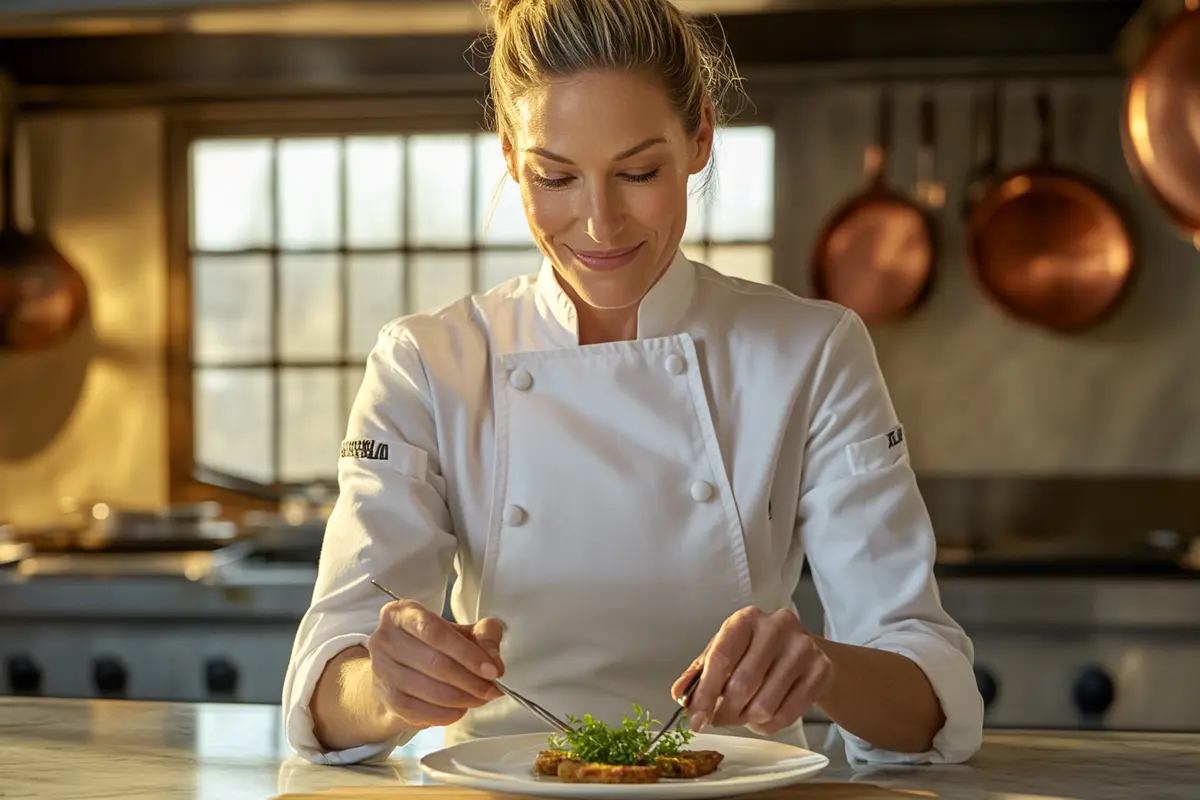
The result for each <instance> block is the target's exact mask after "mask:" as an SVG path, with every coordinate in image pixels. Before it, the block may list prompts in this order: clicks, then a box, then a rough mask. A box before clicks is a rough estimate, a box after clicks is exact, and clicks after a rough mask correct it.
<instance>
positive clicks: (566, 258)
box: [502, 72, 713, 309]
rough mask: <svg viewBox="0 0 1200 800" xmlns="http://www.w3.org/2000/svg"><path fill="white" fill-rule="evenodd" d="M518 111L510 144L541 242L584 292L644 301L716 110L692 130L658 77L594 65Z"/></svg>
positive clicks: (612, 304)
mask: <svg viewBox="0 0 1200 800" xmlns="http://www.w3.org/2000/svg"><path fill="white" fill-rule="evenodd" d="M516 111H517V114H516V119H515V123H516V124H515V126H514V127H515V130H514V132H513V133H514V138H515V140H514V141H507V140H506V141H504V142H502V145H503V147H504V152H505V158H506V159H507V162H508V169H509V173H510V174H511V176H512V177H513V179H514V180H516V181H517V182H518V183H519V184H520V186H521V200H522V203H523V204H524V207H525V214H526V217H527V218H528V220H529V226H530V229H531V230H532V231H533V236H534V238H535V239H536V241H537V243H538V246H539V247H540V248H541V250H542V251H543V252H544V253H545V254H546V255H547V256H549V258H550V260H551V262H552V263H553V264H554V267H555V269H556V271H557V273H558V275H559V278H560V280H562V281H563V282H565V283H566V285H567V286H568V287H569V289H570V290H573V292H572V293H573V294H574V295H575V296H576V297H577V298H578V299H580V300H582V301H583V302H585V303H587V304H588V305H590V306H592V307H593V308H600V309H622V308H628V307H631V306H635V305H636V304H637V303H639V302H640V301H641V299H642V297H643V296H644V295H645V294H646V292H647V291H648V290H649V289H650V287H651V286H652V285H653V284H654V282H655V281H656V280H658V277H659V276H660V275H661V274H662V272H663V270H664V269H666V267H667V265H668V264H669V263H670V261H671V259H672V258H673V257H674V255H675V251H676V249H677V248H678V246H679V241H680V240H681V239H682V238H683V230H684V226H685V225H686V222H687V188H688V185H687V184H688V176H690V175H693V174H696V173H698V172H700V171H701V170H702V169H704V165H705V164H707V163H708V157H709V153H710V151H711V149H712V136H713V125H712V112H711V109H710V108H708V107H706V108H705V112H704V115H703V118H702V121H701V124H700V128H699V130H698V131H696V132H695V133H694V134H692V135H688V133H687V132H686V131H685V130H684V128H683V123H682V122H681V120H680V118H679V115H678V114H677V113H676V112H675V110H674V109H673V108H672V107H671V104H670V102H669V101H668V99H667V95H666V93H665V92H664V91H663V90H662V89H661V88H659V87H658V86H657V85H656V84H655V83H654V82H652V81H650V80H648V79H645V78H643V77H640V76H638V75H635V74H631V73H624V72H589V73H585V74H583V75H579V76H575V77H572V78H570V79H563V80H559V81H555V82H553V83H551V84H548V85H546V86H543V87H541V88H538V89H536V90H534V91H531V92H529V93H527V94H526V95H524V96H522V97H521V98H520V99H519V100H518V101H517V105H516Z"/></svg>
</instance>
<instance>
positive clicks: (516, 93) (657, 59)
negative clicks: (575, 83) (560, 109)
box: [488, 0, 740, 141]
mask: <svg viewBox="0 0 1200 800" xmlns="http://www.w3.org/2000/svg"><path fill="white" fill-rule="evenodd" d="M488 5H489V7H490V12H491V17H492V33H491V36H490V44H491V45H492V47H491V56H490V59H489V61H490V67H489V73H490V75H489V81H490V88H491V111H492V116H493V118H494V119H493V124H494V125H495V129H496V131H497V132H498V133H499V134H500V135H501V136H502V137H505V138H508V139H509V140H510V141H513V140H514V139H515V137H514V136H513V134H514V129H515V125H516V120H515V111H514V105H515V103H514V101H515V100H516V99H517V98H519V97H520V96H521V95H522V94H523V93H524V92H526V91H528V90H529V89H531V88H533V87H535V86H539V85H542V84H544V83H545V82H547V81H551V80H554V79H556V78H565V77H569V76H572V75H576V74H579V73H581V72H585V71H589V70H625V71H630V72H638V73H642V74H645V75H648V76H650V77H651V78H653V79H655V80H657V81H658V82H659V83H660V84H661V86H662V88H663V90H664V91H665V92H666V94H667V96H668V97H669V98H670V102H671V105H672V106H673V107H674V108H675V110H676V112H677V113H678V114H679V118H680V120H681V121H682V123H683V127H684V130H686V131H687V132H688V134H689V135H691V134H694V133H695V132H696V130H697V129H698V128H699V126H700V122H701V117H702V114H703V109H704V103H705V101H708V102H709V103H711V104H712V109H713V116H714V122H715V123H716V124H717V125H720V124H721V123H723V122H724V121H725V120H726V119H727V118H728V116H729V115H730V114H731V112H733V109H730V108H729V107H728V105H729V102H730V100H731V99H732V98H734V97H738V96H740V92H739V89H740V78H739V77H738V75H737V69H736V66H735V64H734V61H733V58H732V56H731V55H730V53H729V52H728V49H727V47H726V46H725V43H724V39H723V37H722V38H721V40H720V41H718V39H717V38H716V37H715V36H712V35H710V34H709V32H708V31H706V30H705V29H704V28H703V27H702V26H701V25H700V24H699V23H698V22H696V21H695V20H692V19H689V18H688V17H687V16H685V15H684V14H683V12H682V11H680V10H679V9H678V8H677V7H676V6H675V4H674V3H673V2H672V1H671V0H490V1H489V3H488Z"/></svg>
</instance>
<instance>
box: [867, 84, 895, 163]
mask: <svg viewBox="0 0 1200 800" xmlns="http://www.w3.org/2000/svg"><path fill="white" fill-rule="evenodd" d="M877 124H878V130H877V131H876V134H875V143H874V144H873V145H871V146H870V147H868V148H867V152H866V155H865V157H864V159H863V171H864V172H865V173H866V175H867V179H868V180H869V181H870V182H871V183H874V184H876V185H880V184H882V183H883V182H884V172H885V171H886V170H887V159H888V150H889V149H890V148H891V146H892V92H891V89H890V87H887V86H885V87H883V88H882V89H881V90H880V92H879V110H878V119H877Z"/></svg>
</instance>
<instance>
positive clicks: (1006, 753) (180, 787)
mask: <svg viewBox="0 0 1200 800" xmlns="http://www.w3.org/2000/svg"><path fill="white" fill-rule="evenodd" d="M825 733H826V729H825V726H820V725H815V726H813V729H812V731H811V734H810V743H811V746H812V748H813V749H814V750H819V751H821V752H824V753H825V754H826V755H828V756H829V757H830V758H831V760H832V763H831V765H830V766H829V768H828V769H826V770H825V771H824V772H822V773H821V774H820V775H819V776H818V777H817V780H819V781H856V782H863V783H868V784H875V785H878V786H883V787H887V788H892V789H908V790H920V791H925V792H928V793H932V795H933V796H934V797H937V798H942V799H943V800H1034V798H1035V797H1052V798H1070V799H1071V800H1117V799H1118V798H1119V799H1120V800H1134V799H1136V800H1194V798H1196V797H1197V791H1198V790H1197V787H1200V735H1183V734H1180V735H1166V734H1162V735H1159V734H1117V733H1079V732H1044V731H1042V732H1018V731H1011V732H1010V731H995V732H992V733H990V734H989V735H988V736H987V739H986V741H985V744H984V747H983V749H982V750H981V751H980V753H979V754H978V755H977V756H976V757H975V759H973V760H972V762H971V763H969V764H966V765H962V766H943V767H859V768H852V767H850V766H849V765H848V764H847V763H846V760H845V757H844V756H843V755H842V752H841V746H840V743H838V744H836V745H832V746H826V740H825ZM440 744H441V734H440V732H439V731H437V730H431V731H426V732H424V733H423V734H421V735H420V736H418V737H417V738H416V739H415V740H414V741H413V742H411V743H410V744H408V745H406V746H405V747H403V748H400V749H398V750H397V751H396V752H395V753H394V754H393V756H392V759H391V760H390V761H388V762H386V763H385V764H382V765H377V766H370V767H319V766H315V765H312V764H309V763H307V762H305V761H303V760H301V759H298V758H296V757H295V756H293V755H292V754H291V752H290V751H289V750H288V748H287V746H286V744H285V743H284V740H283V726H282V721H281V718H280V714H279V709H278V708H277V707H272V706H250V705H217V704H173V703H135V702H121V701H100V700H47V699H28V698H0V797H3V798H5V800H34V799H35V798H36V799H37V800H41V799H42V798H54V800H101V799H103V798H108V799H110V800H116V799H117V798H121V800H133V799H134V798H137V800H142V798H146V799H147V800H149V798H154V799H155V800H185V799H187V800H266V798H270V797H273V796H275V795H277V794H283V793H291V792H308V791H316V790H321V789H327V788H335V787H343V786H345V787H349V786H386V785H389V784H395V783H397V782H400V783H424V782H425V779H424V776H423V775H422V774H421V771H420V768H419V767H418V764H417V762H418V760H419V759H420V757H421V756H422V755H424V754H425V753H428V752H430V751H432V750H435V749H437V748H438V747H439V746H440Z"/></svg>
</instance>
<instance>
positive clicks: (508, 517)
mask: <svg viewBox="0 0 1200 800" xmlns="http://www.w3.org/2000/svg"><path fill="white" fill-rule="evenodd" d="M524 522H525V509H523V508H521V507H520V506H507V507H505V509H504V524H505V525H510V526H512V527H516V526H518V525H520V524H522V523H524Z"/></svg>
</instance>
